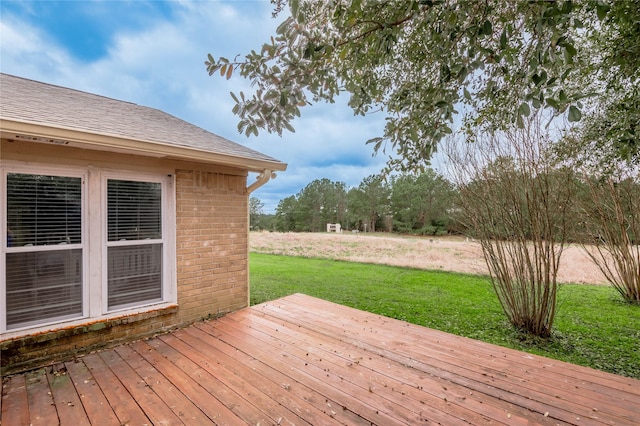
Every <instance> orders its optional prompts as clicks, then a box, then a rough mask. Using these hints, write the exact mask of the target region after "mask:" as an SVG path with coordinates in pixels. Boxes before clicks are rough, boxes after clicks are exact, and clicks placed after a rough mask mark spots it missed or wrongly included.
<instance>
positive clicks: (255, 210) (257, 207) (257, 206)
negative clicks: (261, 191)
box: [249, 197, 264, 227]
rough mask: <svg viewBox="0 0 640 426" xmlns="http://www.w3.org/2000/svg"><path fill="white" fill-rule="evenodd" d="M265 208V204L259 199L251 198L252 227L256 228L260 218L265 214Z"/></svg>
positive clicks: (250, 217)
mask: <svg viewBox="0 0 640 426" xmlns="http://www.w3.org/2000/svg"><path fill="white" fill-rule="evenodd" d="M263 208H264V203H262V201H260V199H259V198H257V197H251V198H249V223H250V224H251V226H252V227H253V226H255V224H256V222H257V221H258V218H259V217H260V216H261V215H262V214H263V213H264V212H263V211H262V209H263Z"/></svg>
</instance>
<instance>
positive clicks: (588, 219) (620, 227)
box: [582, 172, 640, 303]
mask: <svg viewBox="0 0 640 426" xmlns="http://www.w3.org/2000/svg"><path fill="white" fill-rule="evenodd" d="M623 176H624V175H623ZM584 181H585V183H586V188H587V197H586V199H584V200H583V202H582V213H583V215H584V216H583V219H584V224H585V226H584V228H583V229H584V234H585V235H586V238H584V240H585V242H589V243H591V244H592V245H593V246H594V247H595V249H591V250H586V249H585V252H586V253H587V254H588V255H589V257H590V258H591V260H592V261H593V262H594V263H595V264H596V265H598V268H599V269H600V271H601V272H602V273H603V274H604V276H605V277H606V278H607V280H608V281H609V282H610V283H611V285H612V286H613V287H614V288H615V289H616V290H617V291H618V292H619V293H620V295H621V296H622V297H623V298H624V299H625V300H627V301H629V302H634V303H640V173H638V172H636V173H635V175H634V174H633V173H626V176H624V177H620V175H618V177H616V178H614V177H612V176H607V177H603V178H601V179H599V180H595V179H594V178H592V177H591V178H590V177H587V178H585V179H584Z"/></svg>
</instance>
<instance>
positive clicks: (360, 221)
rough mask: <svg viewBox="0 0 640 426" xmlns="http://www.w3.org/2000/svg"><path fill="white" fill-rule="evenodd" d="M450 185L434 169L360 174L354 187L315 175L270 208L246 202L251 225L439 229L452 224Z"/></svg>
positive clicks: (269, 227) (292, 228) (290, 229)
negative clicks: (385, 174)
mask: <svg viewBox="0 0 640 426" xmlns="http://www.w3.org/2000/svg"><path fill="white" fill-rule="evenodd" d="M455 195H456V191H455V187H454V185H453V184H452V183H451V182H450V181H449V180H447V179H446V178H445V177H444V176H442V175H441V174H439V173H437V172H436V171H435V170H433V169H426V170H425V172H423V173H420V174H415V173H404V174H399V175H394V176H390V177H388V178H385V177H383V175H382V174H379V175H370V176H367V177H365V178H364V179H363V180H362V181H361V182H360V184H359V185H358V186H357V187H353V188H347V186H346V184H345V183H344V182H339V181H332V180H330V179H328V178H323V179H316V180H314V181H312V182H311V183H309V184H308V185H307V186H306V187H304V188H303V189H302V190H301V191H300V192H298V194H296V195H291V196H289V197H287V198H284V199H283V200H280V202H279V203H278V206H277V207H276V211H275V214H273V215H265V214H263V213H262V203H261V202H260V200H259V199H255V198H254V199H253V200H252V202H251V208H250V210H251V226H252V229H264V230H272V231H278V232H323V231H325V230H326V225H327V224H328V223H339V224H340V225H341V227H342V229H344V230H346V231H361V232H398V233H407V234H418V235H444V234H448V233H454V232H460V231H459V230H457V229H456V226H457V221H456V220H455V219H454V216H455V207H454V205H455Z"/></svg>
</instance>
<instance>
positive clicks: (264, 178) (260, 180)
mask: <svg viewBox="0 0 640 426" xmlns="http://www.w3.org/2000/svg"><path fill="white" fill-rule="evenodd" d="M275 178H276V172H274V171H273V170H270V169H264V170H263V171H262V173H260V174H259V175H258V176H256V181H255V182H253V183H252V184H251V185H249V186H248V187H247V307H249V306H250V305H251V274H250V273H249V233H250V231H251V211H250V208H251V206H250V203H249V198H250V196H251V193H252V192H253V191H255V190H256V189H258V188H260V187H261V186H262V185H264V184H265V183H267V182H269V181H270V180H271V179H275Z"/></svg>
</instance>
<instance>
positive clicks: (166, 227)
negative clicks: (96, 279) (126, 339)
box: [101, 171, 175, 313]
mask: <svg viewBox="0 0 640 426" xmlns="http://www.w3.org/2000/svg"><path fill="white" fill-rule="evenodd" d="M110 179H115V180H128V181H136V182H151V183H159V184H161V192H160V194H161V197H162V200H161V205H162V208H161V214H162V230H161V233H162V238H160V239H153V240H147V241H146V242H147V243H149V244H156V243H161V244H162V265H163V266H162V270H163V273H162V298H163V300H162V301H161V302H152V303H150V304H149V305H151V306H153V305H156V304H158V303H164V302H165V301H166V300H167V298H169V299H170V300H174V301H175V292H172V287H173V288H175V286H171V284H170V280H171V278H172V277H171V276H168V274H167V268H166V266H165V265H166V264H167V262H171V261H172V260H171V259H170V258H169V257H168V252H169V251H170V250H168V248H169V245H170V244H169V241H170V240H169V237H170V236H171V228H172V225H171V224H172V223H173V224H175V212H174V213H172V214H171V215H169V214H167V213H165V212H167V211H168V210H170V206H171V205H175V202H171V203H169V202H168V200H169V199H172V198H173V197H172V196H171V195H172V193H173V191H170V190H169V189H170V188H173V185H172V176H167V175H164V176H158V175H157V174H145V173H135V174H134V173H130V172H115V171H105V172H103V173H102V177H101V189H102V209H101V210H102V212H104V218H103V220H102V239H101V241H102V254H101V259H102V282H103V283H104V285H103V286H102V311H103V312H105V313H114V312H126V311H128V310H130V309H131V308H129V307H125V308H118V309H113V310H109V306H108V305H109V296H108V290H109V288H108V284H107V283H108V280H109V277H108V269H109V268H108V267H107V261H108V250H109V247H122V246H127V245H139V244H140V243H141V242H142V241H143V240H133V241H126V242H123V243H120V242H110V241H109V236H108V220H107V209H108V205H107V201H108V200H107V199H108V194H107V183H108V181H109V180H110ZM167 216H171V217H167ZM173 229H175V225H173ZM173 246H175V244H173ZM172 257H173V262H174V263H175V251H173V254H172ZM174 269H175V268H174ZM134 309H135V308H134Z"/></svg>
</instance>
